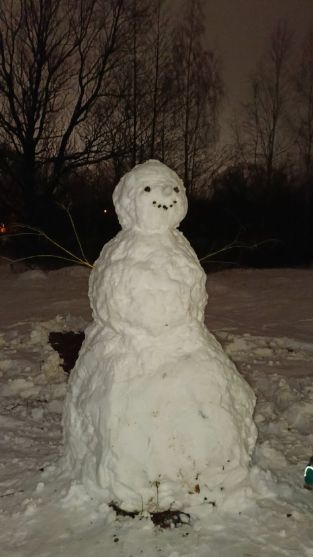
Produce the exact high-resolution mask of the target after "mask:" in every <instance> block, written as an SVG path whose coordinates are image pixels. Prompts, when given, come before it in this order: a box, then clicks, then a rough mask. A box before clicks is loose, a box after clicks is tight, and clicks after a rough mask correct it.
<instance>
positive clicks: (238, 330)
mask: <svg viewBox="0 0 313 557" xmlns="http://www.w3.org/2000/svg"><path fill="white" fill-rule="evenodd" d="M88 279H89V272H88V270H87V269H83V268H66V269H60V270H58V271H51V272H49V273H46V274H45V275H44V277H43V276H42V275H41V274H38V275H37V276H34V274H33V273H32V272H26V273H23V274H22V275H16V274H12V273H11V272H10V270H9V269H8V268H7V266H5V265H0V304H1V306H0V307H1V321H0V355H1V357H0V427H1V433H0V555H1V557H76V556H77V557H103V555H108V556H112V557H114V556H119V557H130V556H132V557H139V556H140V555H145V556H149V557H157V556H160V557H187V556H188V557H207V556H208V555H209V556H210V557H248V556H253V557H259V556H260V557H281V556H286V557H302V556H305V557H311V556H312V555H313V540H312V517H313V494H312V492H310V491H307V490H304V489H303V471H304V467H305V465H306V464H307V461H308V459H309V457H310V456H311V451H312V446H313V433H312V414H313V412H312V408H313V387H312V376H313V365H312V364H313V341H312V338H313V306H312V299H313V270H312V269H303V270H300V269H298V270H296V269H272V270H242V269H241V270H240V269H238V270H236V269H234V270H229V271H223V272H219V273H214V274H209V275H208V277H207V292H208V295H209V301H208V304H207V307H206V318H205V322H206V324H207V326H208V327H209V329H210V330H211V331H212V332H213V333H214V334H215V335H216V336H217V338H218V339H219V341H220V342H221V343H222V345H223V347H224V349H225V351H226V352H227V354H228V355H229V356H230V358H231V359H232V360H233V361H234V362H235V364H236V367H237V368H238V369H239V371H240V372H241V374H242V375H243V376H244V377H245V378H246V380H247V381H248V382H249V384H250V385H251V387H252V388H253V390H254V392H255V394H256V397H257V403H256V410H255V421H256V423H257V426H258V431H259V436H258V440H257V445H256V452H255V456H254V464H255V465H256V466H253V468H252V480H253V482H254V493H256V492H257V494H258V495H257V497H256V499H253V498H252V499H251V503H250V505H249V506H248V507H244V508H242V509H241V510H239V508H238V511H237V512H234V509H232V510H231V512H226V511H225V510H224V511H222V510H221V509H220V508H219V506H218V505H216V506H213V504H212V501H211V502H210V501H207V504H203V507H202V508H203V513H202V515H201V516H199V515H198V516H194V517H192V519H191V524H190V526H187V525H186V526H182V527H180V528H174V529H170V530H160V529H158V528H156V527H154V526H153V524H152V523H151V520H150V519H149V517H148V516H147V515H146V514H145V513H143V514H142V515H140V516H138V517H137V518H135V519H130V518H123V517H116V516H115V513H114V512H113V511H112V509H110V508H108V506H107V505H106V504H99V503H98V502H96V501H95V500H93V499H92V498H91V497H90V496H89V495H88V494H87V493H84V492H83V491H82V490H81V489H80V488H79V486H78V485H77V486H75V485H74V486H72V488H71V489H70V491H69V490H68V485H67V483H66V482H65V480H64V477H62V475H60V474H59V473H58V467H57V464H58V463H59V460H60V455H61V454H62V452H63V447H62V429H61V418H62V408H63V403H64V396H65V392H66V390H67V384H66V381H65V378H64V374H63V373H61V371H60V360H59V359H57V358H56V360H54V358H55V356H54V357H51V354H53V351H52V348H51V347H50V346H49V344H48V341H47V339H48V334H49V331H67V330H72V331H73V330H82V329H83V328H85V327H86V326H87V324H88V323H89V322H90V320H91V314H90V307H89V300H88V296H87V289H88ZM47 362H50V363H48V364H47ZM43 368H44V369H46V368H50V372H48V373H46V374H45V373H44V372H43ZM238 506H240V497H239V496H238Z"/></svg>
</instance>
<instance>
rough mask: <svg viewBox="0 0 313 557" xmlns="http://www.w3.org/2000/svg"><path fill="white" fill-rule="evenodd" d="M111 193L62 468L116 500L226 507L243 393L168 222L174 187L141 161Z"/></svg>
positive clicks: (194, 271) (178, 194)
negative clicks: (113, 223) (115, 229)
mask: <svg viewBox="0 0 313 557" xmlns="http://www.w3.org/2000/svg"><path fill="white" fill-rule="evenodd" d="M113 199H114V204H115V208H116V211H117V215H118V218H119V220H120V223H121V225H122V230H121V232H119V233H118V234H117V236H116V237H115V238H114V239H113V240H111V241H110V242H109V243H108V244H107V245H105V246H104V248H103V250H102V252H101V254H100V257H99V259H98V260H97V262H96V263H95V266H94V269H93V271H92V273H91V277H90V283H89V298H90V303H91V307H92V311H93V322H92V324H91V325H90V326H89V327H88V328H87V331H86V339H85V342H84V344H83V347H82V349H81V353H80V356H79V359H78V362H77V365H76V367H75V370H74V371H73V373H72V375H71V379H70V384H69V392H68V396H67V400H66V407H65V413H64V434H65V453H66V454H65V456H66V461H67V467H68V470H70V471H71V474H72V477H73V478H74V479H75V480H76V481H79V482H82V483H83V484H84V485H85V486H86V488H87V490H88V491H89V492H90V493H91V494H93V495H95V496H97V497H98V498H100V499H102V500H103V501H104V502H106V503H110V502H112V501H114V502H115V503H116V504H117V505H119V506H120V507H121V508H123V509H126V510H137V511H138V510H142V509H143V510H145V509H146V510H150V511H151V510H156V509H157V510H165V509H169V508H186V506H188V507H190V506H193V507H195V506H196V505H199V504H200V503H203V502H205V501H207V500H212V499H214V500H215V501H216V502H218V504H219V506H220V508H222V507H223V505H224V506H225V508H230V506H231V505H232V504H233V505H234V506H235V507H236V506H237V504H238V502H237V497H238V493H237V495H234V490H235V488H236V487H238V485H239V484H240V490H241V494H242V493H244V492H245V489H246V487H247V484H245V485H243V482H244V480H246V479H247V475H248V473H249V463H250V457H251V454H252V451H253V449H254V446H255V441H256V427H255V425H254V422H253V410H254V405H255V396H254V393H253V391H252V389H251V388H250V386H249V385H248V384H247V383H246V381H245V380H244V379H243V377H242V376H241V375H240V374H239V373H238V371H237V370H236V368H235V366H234V364H233V363H232V362H231V361H230V359H229V358H228V356H227V355H226V354H225V352H224V351H223V349H222V348H221V346H220V344H219V343H218V342H217V340H216V339H215V338H214V337H213V335H211V334H210V333H209V332H208V331H207V329H206V327H205V325H204V308H205V305H206V302H207V295H206V288H205V281H206V276H205V273H204V272H203V270H202V268H201V266H200V264H199V262H198V260H197V257H196V255H195V253H194V251H193V250H192V248H191V246H190V244H189V243H188V241H187V240H186V238H185V237H184V236H183V234H182V233H181V232H180V231H178V230H177V226H178V225H179V223H180V221H181V220H182V219H183V217H184V216H185V214H186V210H187V200H186V195H185V189H184V186H183V184H182V182H181V180H180V179H179V178H178V177H177V175H176V174H175V173H174V172H173V171H172V170H170V169H169V168H168V167H166V166H165V165H163V164H162V163H160V162H158V161H148V162H146V163H143V164H141V165H138V166H136V167H135V168H134V169H133V170H131V171H130V172H129V173H128V174H126V175H125V176H124V177H123V178H122V180H121V181H120V183H119V184H118V186H117V188H116V190H115V192H114V196H113Z"/></svg>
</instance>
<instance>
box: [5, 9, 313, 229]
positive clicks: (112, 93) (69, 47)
mask: <svg viewBox="0 0 313 557" xmlns="http://www.w3.org/2000/svg"><path fill="white" fill-rule="evenodd" d="M204 22H205V13H204V1H203V0H185V1H184V2H182V1H180V2H177V3H175V4H173V3H171V2H166V0H1V3H0V208H1V211H0V212H1V215H2V216H1V215H0V217H1V218H4V217H3V215H5V214H9V213H10V212H11V213H13V214H14V216H15V217H16V219H17V220H20V221H23V222H31V223H36V222H38V218H39V217H38V214H39V213H42V211H43V210H44V209H43V208H45V207H47V206H48V205H49V204H51V202H52V201H57V202H60V203H65V204H70V203H73V202H74V203H75V202H76V203H79V202H82V203H83V204H84V202H85V197H86V196H87V197H88V195H89V196H91V197H93V198H94V199H98V198H99V199H101V202H103V198H105V197H106V196H107V198H109V197H110V193H111V190H112V186H113V185H114V184H115V183H116V182H117V180H118V179H119V177H120V176H121V175H122V174H123V173H124V172H125V171H126V170H127V169H129V168H130V167H132V166H133V165H134V164H136V163H139V162H142V161H143V160H145V159H147V158H158V159H160V160H161V161H164V162H165V163H166V164H168V165H169V166H171V167H173V168H174V169H175V170H176V171H177V172H178V173H179V174H180V176H181V177H182V178H183V180H184V183H185V185H186V188H187V192H188V194H189V197H190V198H191V199H198V198H201V199H211V200H212V203H213V204H214V203H217V205H219V204H220V201H217V197H218V196H219V199H220V200H221V199H224V201H223V203H224V206H225V205H227V203H228V204H229V203H230V201H229V200H231V199H232V200H233V201H232V202H234V199H235V198H236V200H237V201H236V203H237V204H238V203H241V204H242V205H244V204H246V205H247V211H248V212H249V211H250V213H251V202H252V201H251V199H253V202H254V203H255V202H256V199H257V197H258V196H259V197H260V196H261V197H262V204H263V206H264V203H265V206H266V207H269V206H270V204H271V203H272V205H273V204H274V205H275V203H276V201H277V204H278V205H279V203H280V202H279V201H278V198H279V195H280V194H279V195H278V192H279V191H281V190H282V187H283V188H285V192H287V193H288V192H289V191H291V190H292V191H293V195H294V194H295V192H296V194H297V195H298V197H299V196H300V197H301V203H300V204H299V203H298V205H299V207H300V205H301V207H302V209H301V211H304V219H303V220H304V221H305V222H307V223H310V220H312V219H311V216H312V178H313V27H311V28H310V29H309V30H308V31H307V32H306V33H304V34H305V36H304V37H303V41H302V44H300V45H299V44H298V43H296V41H295V39H294V37H293V34H292V32H291V30H289V29H288V27H287V25H286V23H285V22H278V24H277V25H276V26H275V27H274V29H273V31H272V34H271V36H270V37H269V41H268V46H267V49H266V51H265V52H264V55H263V57H262V59H261V60H258V61H256V65H255V71H254V72H253V73H252V74H251V75H250V76H249V78H248V94H247V97H246V98H247V100H246V101H245V102H244V103H243V104H242V106H241V107H239V109H238V110H237V113H236V115H235V116H234V118H233V122H232V137H231V140H230V141H228V142H227V145H223V144H221V141H220V140H219V131H220V116H221V114H222V111H223V106H224V102H225V95H224V92H225V85H224V82H223V77H222V68H221V61H220V59H219V55H218V53H217V52H216V51H215V50H214V49H213V48H211V49H210V48H209V47H208V46H207V44H208V37H207V34H208V31H207V29H206V27H205V23H204ZM277 184H278V185H277ZM288 195H289V193H288ZM225 196H226V197H227V199H228V201H227V202H226V197H225ZM273 196H274V197H275V199H276V201H275V203H274V201H273V199H274V198H273ZM247 203H248V204H247ZM236 218H237V217H236ZM240 218H241V217H240ZM242 218H243V217H242ZM244 220H245V219H244V218H243V221H244ZM243 226H245V224H244V225H243ZM310 227H311V225H309V224H308V226H307V228H308V230H307V234H308V235H309V236H310V235H311V232H312V231H311V228H310ZM309 228H310V230H309Z"/></svg>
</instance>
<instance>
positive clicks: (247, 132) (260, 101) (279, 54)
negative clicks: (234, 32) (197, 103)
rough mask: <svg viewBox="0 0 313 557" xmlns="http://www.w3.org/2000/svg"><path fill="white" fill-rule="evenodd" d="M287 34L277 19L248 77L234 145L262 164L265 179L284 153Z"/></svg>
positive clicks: (287, 142)
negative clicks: (246, 96)
mask: <svg viewBox="0 0 313 557" xmlns="http://www.w3.org/2000/svg"><path fill="white" fill-rule="evenodd" d="M291 44H292V40H291V34H290V32H289V30H288V29H287V27H286V24H285V23H284V22H280V23H278V25H277V26H276V27H275V29H274V31H273V33H272V36H271V42H270V47H269V50H268V52H267V53H266V55H265V56H264V58H263V59H262V61H261V63H260V64H259V66H258V69H257V70H256V72H255V73H254V74H253V75H252V76H251V79H250V100H249V102H248V103H246V104H245V105H244V107H243V119H242V122H241V133H240V134H238V127H237V147H238V146H239V150H240V151H241V155H243V156H244V158H245V159H246V161H247V162H248V163H249V164H250V165H251V164H253V165H254V166H255V168H259V167H262V168H264V171H265V176H266V182H267V183H268V184H269V183H270V182H271V179H272V174H273V169H274V165H275V164H278V163H280V162H281V161H282V160H283V158H284V157H285V156H286V154H287V151H288V147H289V146H290V139H289V136H288V127H289V122H288V108H289V101H290V95H291V89H290V68H289V62H290V55H291Z"/></svg>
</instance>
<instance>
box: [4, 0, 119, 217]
mask: <svg viewBox="0 0 313 557" xmlns="http://www.w3.org/2000/svg"><path fill="white" fill-rule="evenodd" d="M122 24H123V0H18V1H16V0H3V1H2V2H1V7H0V107H1V110H0V137H1V140H2V141H3V142H5V143H7V144H9V145H10V146H11V147H12V148H13V149H14V150H15V152H16V153H17V154H18V155H19V161H20V166H19V168H15V169H14V170H15V174H16V178H17V179H18V182H19V185H20V189H21V192H22V194H23V201H24V206H25V208H28V212H31V208H32V207H33V205H34V202H35V197H36V196H37V195H38V193H39V191H41V193H42V184H43V176H44V174H45V175H46V177H47V181H46V184H47V189H46V193H47V191H49V193H50V194H52V193H53V192H55V191H56V190H57V188H58V186H59V183H60V177H61V176H62V174H63V173H64V171H66V170H68V169H70V168H73V167H77V166H81V165H86V164H90V163H94V162H97V161H99V160H103V159H105V158H109V157H111V155H112V153H111V146H110V145H107V144H106V142H103V137H102V136H101V134H99V132H98V133H95V129H93V133H87V131H88V123H89V118H90V117H91V115H92V111H93V109H94V108H95V105H96V103H97V102H98V100H99V98H101V97H103V96H105V94H106V84H107V83H109V82H110V76H111V73H112V69H113V68H114V67H115V66H116V64H117V63H118V57H117V50H118V48H119V46H120V31H121V27H122ZM89 132H91V129H90V128H89ZM39 181H40V184H39Z"/></svg>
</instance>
